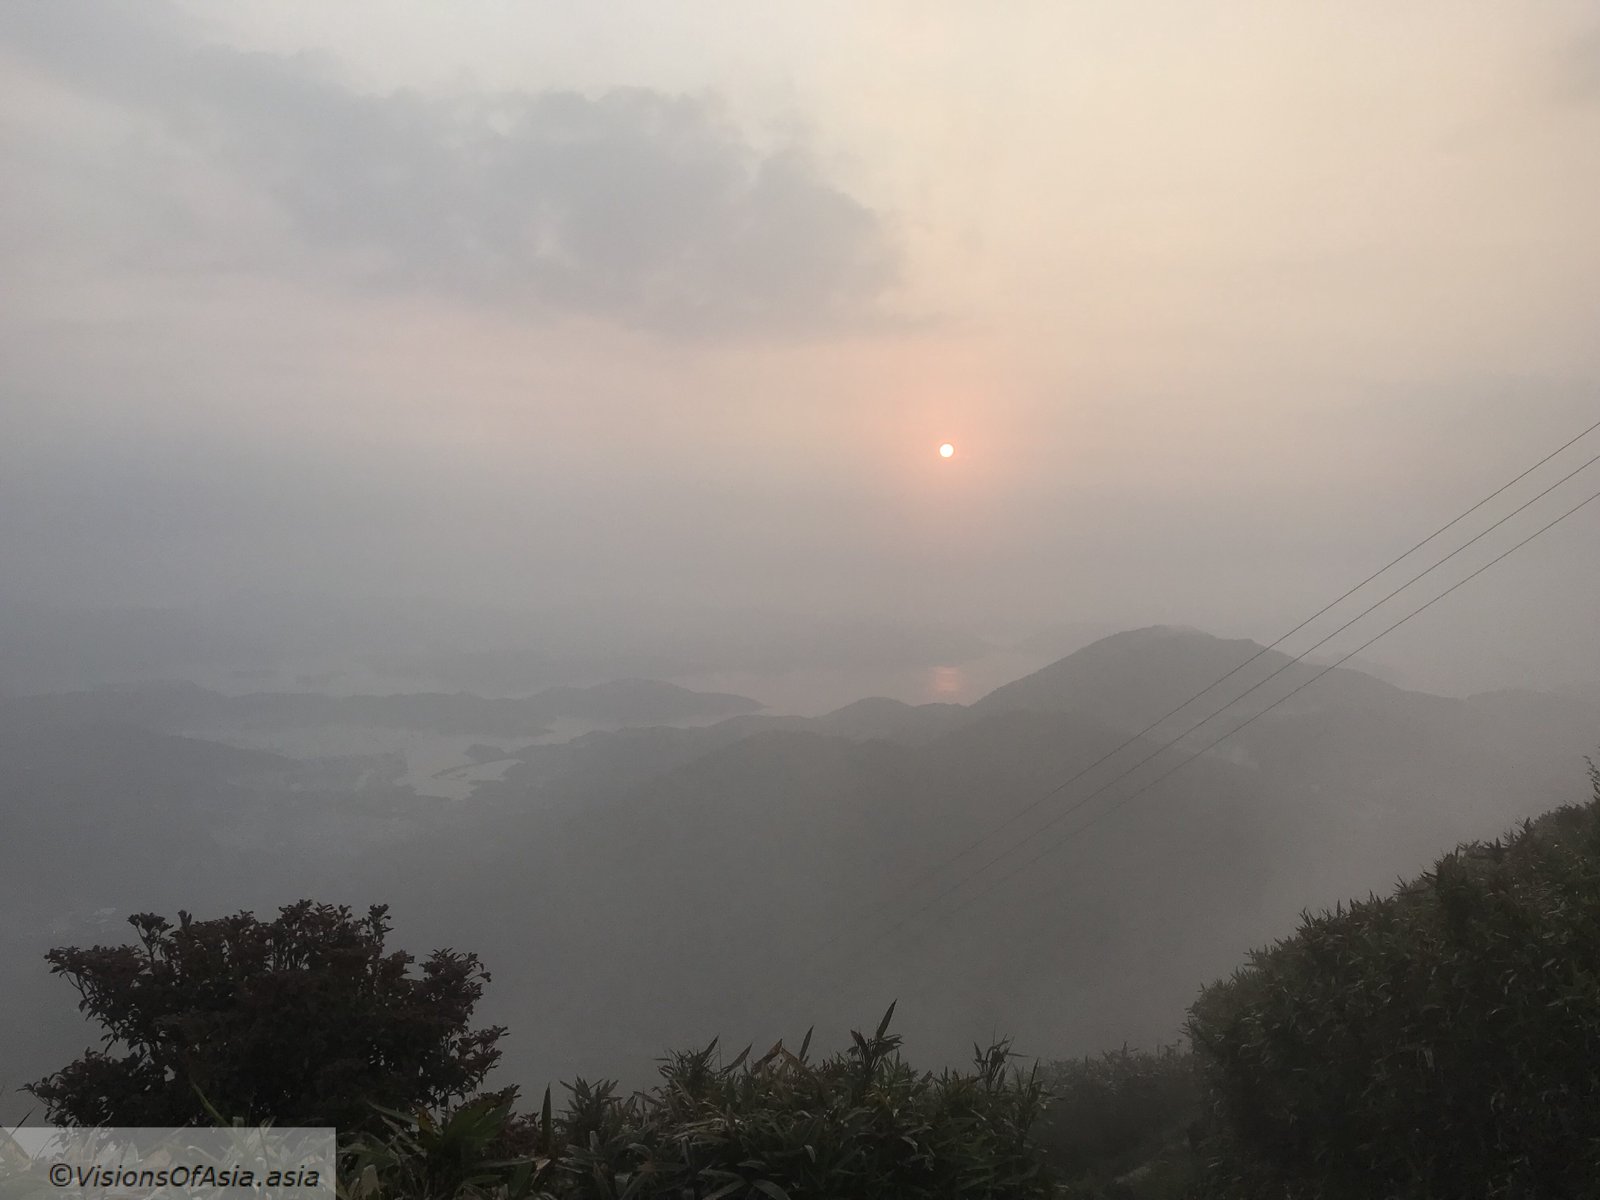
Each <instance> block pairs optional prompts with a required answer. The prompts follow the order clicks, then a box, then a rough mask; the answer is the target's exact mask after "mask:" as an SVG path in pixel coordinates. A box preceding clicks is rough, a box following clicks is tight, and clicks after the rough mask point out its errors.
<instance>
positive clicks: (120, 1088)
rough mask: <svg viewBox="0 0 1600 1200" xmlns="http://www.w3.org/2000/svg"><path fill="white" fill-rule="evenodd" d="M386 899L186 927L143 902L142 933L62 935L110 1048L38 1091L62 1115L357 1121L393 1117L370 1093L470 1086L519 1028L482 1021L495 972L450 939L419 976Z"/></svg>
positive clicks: (113, 1119)
mask: <svg viewBox="0 0 1600 1200" xmlns="http://www.w3.org/2000/svg"><path fill="white" fill-rule="evenodd" d="M386 912H387V910H386V909H385V908H383V907H381V906H380V907H375V908H373V909H371V910H370V911H369V912H368V913H367V915H366V916H365V917H355V916H354V915H352V913H351V912H350V910H349V909H348V908H344V907H335V906H333V905H328V904H313V903H312V902H311V901H309V900H303V901H300V902H299V903H297V904H292V905H288V906H286V907H284V908H283V909H281V910H280V911H279V914H278V917H277V919H275V920H273V921H270V922H263V921H259V920H257V919H256V918H255V917H254V916H252V915H251V914H250V913H239V914H237V915H235V916H231V917H222V918H219V919H217V920H212V921H195V920H193V919H192V918H191V917H190V916H189V914H188V913H180V914H179V915H178V924H177V926H176V927H174V926H173V925H171V923H169V922H168V921H167V920H166V919H165V918H163V917H159V916H157V915H155V914H153V913H140V914H137V915H135V916H133V917H130V918H129V923H130V924H131V925H133V927H134V929H135V930H137V931H138V936H139V941H138V944H137V945H131V946H126V945H125V946H95V947H93V948H92V949H88V950H84V949H80V948H77V947H67V948H62V949H56V950H52V951H50V953H49V954H48V955H47V956H46V957H47V959H48V961H49V962H50V964H51V970H52V972H53V973H55V974H59V975H65V976H66V977H67V978H68V979H69V980H71V982H72V984H73V986H74V987H76V988H77V990H78V993H79V996H80V1002H79V1005H78V1007H79V1008H80V1009H82V1010H83V1011H85V1012H87V1013H89V1014H90V1015H91V1016H93V1017H94V1018H95V1019H96V1020H98V1021H99V1022H100V1023H101V1024H102V1025H103V1026H104V1027H105V1030H106V1032H105V1035H104V1038H103V1041H104V1042H105V1044H106V1047H107V1049H105V1050H102V1051H93V1050H90V1051H86V1052H85V1053H84V1055H83V1057H81V1058H79V1059H78V1060H77V1061H75V1062H73V1063H71V1064H69V1065H68V1066H67V1067H65V1068H64V1069H63V1070H61V1071H59V1072H57V1073H56V1074H55V1075H52V1076H50V1077H49V1078H47V1079H42V1080H39V1081H38V1082H36V1083H33V1084H30V1085H29V1086H28V1090H29V1091H30V1092H32V1093H33V1094H34V1095H35V1096H37V1097H38V1098H39V1099H41V1100H43V1101H44V1102H45V1104H46V1106H47V1109H48V1112H49V1115H50V1118H51V1119H52V1120H53V1121H55V1122H57V1123H60V1124H70V1125H101V1124H106V1125H186V1124H190V1123H203V1122H204V1121H205V1120H206V1119H207V1117H208V1115H209V1114H211V1113H214V1112H215V1111H216V1110H218V1109H220V1110H222V1111H225V1112H227V1113H229V1114H230V1116H236V1117H239V1118H243V1119H246V1120H258V1119H272V1120H275V1121H277V1122H278V1123H279V1124H288V1125H296V1124H298V1125H337V1126H338V1127H340V1128H341V1129H344V1130H359V1129H362V1128H375V1127H379V1126H380V1124H381V1122H380V1120H379V1118H378V1117H377V1115H376V1113H375V1112H374V1110H373V1108H372V1106H371V1104H370V1103H369V1102H368V1101H369V1100H371V1101H376V1102H379V1103H382V1104H386V1105H391V1106H393V1107H396V1108H408V1109H409V1108H413V1107H417V1106H440V1105H443V1104H446V1103H448V1102H449V1101H451V1100H453V1099H456V1098H458V1097H463V1096H467V1095H469V1094H471V1093H472V1092H474V1091H475V1090H476V1089H477V1087H478V1085H479V1084H480V1083H481V1082H482V1080H483V1077H484V1075H485V1074H487V1073H488V1071H489V1068H490V1067H492V1066H493V1065H494V1063H495V1061H496V1059H498V1058H499V1056H500V1051H499V1050H498V1049H496V1047H495V1043H496V1042H497V1041H498V1040H499V1039H500V1036H501V1035H502V1034H503V1033H504V1032H505V1031H504V1030H503V1029H501V1028H499V1027H493V1028H488V1029H479V1030H472V1029H469V1028H468V1025H469V1022H470V1020H471V1017H472V1010H473V1007H474V1005H476V1003H477V1001H478V999H479V998H480V997H481V996H482V994H483V986H484V984H485V983H487V982H488V979H489V976H488V973H487V972H486V971H484V970H483V969H482V967H481V966H480V965H479V963H478V959H477V956H476V955H472V954H458V953H455V952H454V951H450V950H437V951H435V952H434V953H433V954H432V955H431V956H430V957H429V958H428V959H427V961H426V962H424V963H423V965H422V970H421V973H420V976H419V975H413V974H412V973H411V972H410V969H409V968H410V966H411V963H412V957H411V955H409V954H406V953H404V952H401V951H388V950H386V949H385V947H384V939H385V937H386V936H387V934H388V932H389V923H388V920H387V917H386V915H385V914H386ZM118 1047H120V1048H121V1051H122V1052H121V1053H113V1052H112V1051H113V1050H115V1049H116V1048H118ZM212 1106H214V1107H212Z"/></svg>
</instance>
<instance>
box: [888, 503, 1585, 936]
mask: <svg viewBox="0 0 1600 1200" xmlns="http://www.w3.org/2000/svg"><path fill="white" fill-rule="evenodd" d="M1596 500H1600V492H1594V493H1592V494H1591V495H1590V496H1588V497H1587V498H1586V499H1584V500H1580V501H1579V502H1578V503H1577V504H1574V505H1573V506H1572V507H1571V508H1569V509H1567V511H1566V512H1564V513H1562V514H1561V515H1560V516H1559V517H1557V518H1556V519H1555V520H1553V521H1551V522H1549V523H1548V524H1546V525H1543V526H1541V527H1540V528H1538V529H1536V530H1534V531H1533V532H1532V533H1530V534H1529V535H1528V536H1527V537H1525V538H1523V539H1522V540H1521V541H1519V542H1517V543H1515V544H1514V545H1512V547H1511V548H1510V549H1509V550H1506V551H1504V552H1503V553H1501V554H1498V555H1496V556H1495V557H1494V558H1492V559H1490V560H1489V561H1488V562H1486V563H1484V564H1483V565H1482V566H1481V567H1479V568H1478V569H1477V570H1475V571H1473V572H1472V573H1471V574H1470V575H1466V576H1464V577H1463V578H1461V579H1459V580H1457V581H1456V582H1455V583H1453V584H1451V585H1450V586H1449V587H1447V588H1446V589H1445V590H1444V591H1442V592H1440V593H1439V594H1438V595H1437V596H1435V597H1433V599H1431V600H1429V601H1427V602H1426V603H1425V604H1422V605H1419V606H1418V607H1417V608H1415V609H1413V610H1412V611H1410V612H1408V613H1407V614H1406V615H1405V616H1403V617H1401V618H1400V619H1399V620H1398V621H1396V622H1394V623H1393V624H1392V625H1389V626H1387V627H1386V628H1384V629H1382V630H1380V631H1379V632H1378V633H1376V634H1374V635H1373V636H1372V637H1370V638H1368V639H1367V640H1366V641H1364V642H1362V643H1361V645H1359V646H1357V647H1356V648H1355V649H1354V650H1351V651H1350V652H1349V653H1348V654H1345V655H1344V656H1343V657H1341V658H1339V659H1338V660H1337V661H1335V662H1333V663H1331V664H1329V665H1328V666H1326V667H1324V668H1323V669H1322V670H1321V671H1318V672H1317V673H1316V674H1315V675H1313V676H1312V677H1311V678H1310V679H1307V680H1306V681H1305V682H1304V683H1301V684H1300V685H1299V686H1298V687H1296V688H1294V689H1293V691H1290V692H1287V693H1286V694H1284V695H1282V696H1280V697H1279V698H1278V699H1276V700H1274V701H1273V702H1272V703H1271V704H1269V705H1267V707H1265V708H1263V709H1262V710H1261V711H1260V712H1258V713H1256V714H1255V715H1253V716H1251V717H1249V718H1247V719H1246V720H1243V721H1241V722H1240V723H1239V724H1237V725H1235V726H1234V727H1233V728H1232V729H1230V730H1228V732H1226V733H1224V734H1223V735H1222V736H1221V737H1218V738H1216V739H1215V740H1213V741H1211V742H1209V743H1207V744H1206V745H1205V746H1202V747H1201V748H1200V749H1199V750H1196V751H1195V752H1194V753H1193V754H1191V755H1190V756H1189V757H1188V758H1186V759H1184V760H1183V761H1182V762H1179V763H1178V764H1176V765H1175V766H1173V767H1172V768H1171V769H1170V770H1167V771H1164V772H1162V773H1161V774H1160V775H1157V776H1156V777H1155V778H1154V779H1152V780H1150V782H1149V783H1146V784H1143V785H1142V786H1140V787H1139V788H1137V789H1135V790H1134V791H1131V792H1129V793H1128V794H1127V795H1126V796H1122V797H1120V798H1119V799H1117V800H1115V801H1113V802H1112V803H1111V804H1109V805H1107V806H1106V807H1105V808H1103V809H1101V810H1100V811H1099V812H1098V813H1096V814H1095V815H1094V816H1092V817H1090V818H1089V819H1088V820H1087V821H1085V822H1084V823H1083V824H1082V825H1079V826H1078V827H1077V828H1075V829H1071V830H1068V831H1067V832H1066V833H1065V834H1063V835H1062V836H1061V837H1059V838H1057V839H1056V840H1055V841H1054V842H1052V843H1050V845H1048V846H1046V847H1045V848H1044V849H1043V850H1041V851H1040V852H1039V853H1038V854H1035V855H1034V856H1033V857H1032V858H1029V859H1027V860H1025V861H1024V862H1022V863H1019V864H1018V865H1017V866H1015V867H1013V868H1012V869H1011V870H1009V871H1007V872H1005V873H1004V874H1003V875H1001V876H1000V877H999V878H998V879H996V880H994V882H993V883H991V884H990V885H989V886H988V887H986V888H984V889H983V891H981V892H977V893H975V894H974V895H972V896H969V897H968V898H967V899H965V900H963V901H961V903H959V904H957V905H956V906H955V907H954V908H952V909H951V910H950V911H949V912H948V913H946V914H945V915H946V916H947V917H949V916H954V915H955V914H956V913H957V912H960V911H961V909H963V908H965V907H967V906H968V905H969V904H974V903H976V902H977V901H978V900H980V899H982V898H983V897H984V896H987V895H988V894H989V893H991V892H993V891H994V890H995V889H996V888H998V887H999V886H1000V885H1001V884H1003V883H1005V882H1006V881H1007V880H1009V879H1011V878H1013V877H1015V876H1016V875H1018V874H1020V873H1021V872H1023V871H1025V870H1027V868H1028V867H1030V866H1032V865H1033V864H1034V863H1036V862H1038V861H1039V860H1040V859H1042V858H1045V857H1047V856H1048V855H1050V854H1053V853H1054V852H1055V851H1056V850H1057V849H1059V848H1060V847H1061V846H1063V845H1065V844H1066V843H1067V842H1070V841H1072V840H1073V839H1074V838H1076V837H1078V836H1079V835H1080V834H1082V833H1083V832H1084V831H1085V830H1087V829H1089V828H1090V827H1091V826H1092V825H1094V824H1095V823H1096V822H1097V821H1100V820H1102V819H1103V818H1105V817H1107V816H1109V815H1110V814H1111V813H1113V812H1115V811H1116V810H1117V809H1119V808H1121V807H1122V806H1123V805H1124V804H1126V803H1128V802H1129V801H1130V800H1133V799H1134V798H1135V797H1137V796H1141V795H1143V794H1144V793H1145V792H1148V791H1149V790H1150V789H1151V788H1153V787H1155V786H1156V785H1157V784H1158V783H1160V782H1162V781H1163V780H1165V779H1168V778H1170V777H1171V776H1172V775H1174V774H1176V773H1177V772H1178V771H1181V770H1182V769H1183V768H1184V767H1186V766H1188V765H1189V764H1190V763H1192V762H1193V761H1194V760H1195V759H1197V758H1200V757H1201V756H1203V755H1205V754H1209V753H1210V752H1211V751H1212V750H1213V749H1215V748H1216V747H1217V746H1219V745H1221V744H1222V743H1223V742H1225V741H1227V740H1228V739H1229V738H1231V737H1232V736H1233V735H1234V734H1236V733H1238V732H1239V731H1240V730H1241V729H1244V728H1245V726H1247V725H1251V724H1254V723H1255V722H1256V721H1258V720H1260V719H1261V718H1262V717H1264V716H1266V715H1267V714H1268V713H1269V712H1271V711H1272V710H1273V709H1274V708H1276V707H1278V705H1280V704H1282V703H1283V702H1284V701H1285V700H1288V699H1289V698H1290V697H1291V696H1293V695H1295V693H1296V692H1300V691H1303V690H1304V689H1306V688H1308V687H1310V686H1311V685H1312V684H1313V683H1315V682H1317V680H1319V679H1321V678H1322V677H1323V676H1324V675H1326V674H1328V672H1330V671H1332V670H1335V669H1336V668H1338V667H1339V666H1340V665H1341V664H1342V663H1344V662H1345V661H1346V660H1347V659H1350V658H1352V657H1354V656H1355V655H1357V654H1360V653H1361V652H1362V651H1363V650H1365V649H1366V648H1367V647H1368V646H1370V645H1372V644H1373V643H1374V642H1376V641H1377V640H1378V639H1379V638H1382V637H1387V636H1388V635H1389V634H1391V633H1393V632H1394V631H1395V630H1396V629H1398V628H1400V626H1402V625H1404V624H1405V623H1406V622H1407V621H1409V620H1411V618H1412V617H1415V616H1418V615H1420V614H1421V613H1423V612H1426V611H1427V610H1428V609H1430V608H1432V607H1433V606H1434V605H1435V604H1437V603H1439V601H1441V600H1443V599H1444V598H1445V597H1446V596H1448V595H1450V593H1451V592H1453V591H1455V590H1456V589H1457V588H1459V587H1461V586H1462V585H1463V584H1466V583H1469V582H1471V581H1472V580H1474V579H1476V578H1477V577H1478V576H1479V575H1482V574H1483V573H1484V572H1485V571H1487V570H1488V569H1489V568H1490V567H1492V566H1494V565H1495V564H1496V563H1498V562H1500V561H1501V560H1502V559H1505V558H1507V557H1509V556H1510V555H1512V554H1514V553H1516V552H1517V551H1518V550H1520V549H1522V547H1523V546H1526V545H1527V544H1528V543H1529V542H1531V541H1533V539H1534V538H1536V537H1539V536H1540V535H1541V534H1543V533H1545V532H1547V531H1548V530H1550V529H1553V528H1554V527H1555V526H1557V525H1559V524H1561V522H1562V521H1565V520H1566V519H1567V518H1568V517H1570V516H1572V515H1573V514H1574V513H1576V512H1577V511H1578V510H1579V509H1581V508H1583V507H1585V506H1586V505H1589V504H1592V503H1594V502H1595V501H1596ZM918 915H920V912H919V913H913V914H912V917H911V918H908V920H909V919H912V918H915V917H916V916H918ZM895 928H898V926H896V927H895ZM892 932H893V929H890V930H887V931H885V936H887V934H888V933H892Z"/></svg>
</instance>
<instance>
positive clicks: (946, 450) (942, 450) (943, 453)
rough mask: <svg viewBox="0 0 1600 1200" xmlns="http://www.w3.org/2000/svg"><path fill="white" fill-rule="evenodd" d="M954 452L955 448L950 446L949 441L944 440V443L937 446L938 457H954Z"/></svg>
mask: <svg viewBox="0 0 1600 1200" xmlns="http://www.w3.org/2000/svg"><path fill="white" fill-rule="evenodd" d="M955 452H956V448H955V447H954V446H952V445H951V444H950V443H949V442H946V443H944V445H942V446H940V447H939V457H940V458H951V457H954V455H955Z"/></svg>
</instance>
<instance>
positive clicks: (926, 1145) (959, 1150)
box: [341, 1005, 1052, 1200]
mask: <svg viewBox="0 0 1600 1200" xmlns="http://www.w3.org/2000/svg"><path fill="white" fill-rule="evenodd" d="M892 1012H893V1006H892V1005H891V1006H890V1012H889V1013H886V1014H885V1015H884V1019H883V1021H882V1023H881V1024H880V1025H879V1026H878V1029H877V1031H876V1032H875V1033H874V1034H873V1035H872V1036H871V1037H867V1036H864V1035H862V1034H860V1033H856V1034H853V1035H852V1037H853V1039H854V1045H853V1046H852V1047H851V1048H850V1049H849V1050H848V1051H846V1052H845V1053H842V1054H836V1055H834V1056H833V1057H831V1058H828V1059H826V1060H823V1061H821V1062H817V1063H811V1062H809V1061H808V1060H807V1051H808V1049H809V1042H810V1035H809V1034H808V1035H807V1037H806V1040H805V1042H804V1043H802V1045H801V1047H800V1051H799V1053H794V1052H791V1051H789V1050H788V1049H786V1048H785V1047H784V1046H783V1045H782V1043H779V1044H778V1045H776V1046H774V1047H773V1048H772V1049H771V1050H769V1051H768V1052H767V1053H766V1054H765V1055H763V1056H762V1057H761V1058H759V1059H756V1060H754V1061H751V1060H750V1059H749V1053H748V1051H746V1052H745V1053H744V1054H740V1055H739V1056H738V1057H737V1058H735V1059H734V1060H733V1061H732V1062H730V1063H727V1064H720V1063H719V1062H718V1061H717V1056H716V1043H715V1042H713V1043H712V1044H711V1045H710V1046H707V1047H706V1048H705V1049H703V1050H698V1051H693V1052H687V1053H677V1054H673V1055H671V1056H669V1057H668V1058H667V1059H666V1060H664V1062H663V1063H662V1066H661V1083H659V1084H658V1085H657V1086H655V1087H654V1088H652V1089H650V1090H649V1091H646V1092H640V1093H636V1094H634V1095H633V1096H630V1097H627V1098H623V1097H619V1096H618V1095H616V1093H615V1088H614V1085H613V1084H611V1083H608V1082H602V1083H598V1084H591V1083H588V1082H586V1081H584V1080H581V1079H580V1080H577V1081H575V1082H574V1083H572V1084H570V1085H569V1092H570V1095H569V1098H568V1102H567V1106H566V1111H565V1112H564V1113H563V1114H561V1115H560V1116H558V1117H556V1118H554V1120H552V1118H551V1115H550V1109H549V1097H548V1094H547V1096H546V1102H545V1111H544V1113H543V1114H542V1115H541V1117H540V1118H539V1119H538V1120H534V1121H524V1122H522V1123H521V1124H520V1125H518V1123H517V1122H515V1121H514V1120H513V1119H512V1118H511V1117H510V1116H509V1108H508V1107H506V1106H499V1107H495V1106H492V1105H488V1104H485V1105H482V1106H468V1109H467V1110H462V1111H466V1112H468V1116H466V1117H461V1116H459V1115H447V1116H445V1117H442V1118H439V1119H437V1120H435V1119H431V1118H426V1117H418V1118H416V1119H413V1120H410V1121H407V1122H400V1121H395V1122H394V1123H393V1126H392V1129H393V1132H392V1134H391V1135H390V1137H389V1138H387V1139H366V1140H365V1141H364V1142H363V1143H361V1144H360V1145H358V1146H355V1147H353V1148H352V1152H351V1153H350V1154H348V1155H347V1156H346V1159H345V1163H344V1168H343V1179H342V1181H341V1190H342V1193H343V1194H344V1196H345V1197H346V1198H347V1200H386V1198H389V1197H396V1198H398V1197H404V1198H405V1200H434V1198H441V1200H442V1198H445V1197H477V1196H496V1197H503V1198H506V1200H518V1198H519V1197H526V1198H527V1200H533V1198H534V1197H557V1198H560V1200H601V1198H605V1200H634V1198H638V1200H654V1198H660V1200H665V1198H666V1197H672V1198H673V1200H680V1198H686V1197H695V1198H697V1200H723V1198H733V1200H739V1198H746V1197H749V1198H765V1200H786V1198H787V1200H839V1198H842V1197H874V1198H876V1197H882V1198H883V1200H912V1198H933V1197H944V1198H949V1200H955V1198H957V1197H961V1198H971V1200H983V1198H986V1197H987V1198H990V1200H1002V1198H1003V1200H1013V1198H1014V1200H1032V1198H1034V1197H1047V1196H1050V1195H1052V1188H1051V1184H1050V1180H1049V1178H1048V1175H1047V1173H1046V1171H1045V1169H1044V1167H1043V1165H1042V1163H1041V1161H1040V1158H1039V1155H1038V1153H1037V1151H1036V1149H1035V1148H1034V1146H1033V1145H1032V1143H1031V1141H1030V1138H1029V1132H1030V1129H1031V1127H1032V1125H1033V1123H1034V1121H1035V1119H1036V1118H1037V1117H1038V1115H1039V1112H1040V1110H1041V1109H1042V1108H1043V1105H1044V1094H1043V1089H1042V1087H1041V1085H1040V1084H1039V1082H1038V1080H1037V1079H1036V1078H1034V1077H1032V1076H1028V1077H1024V1076H1022V1075H1021V1074H1020V1073H1019V1072H1009V1073H1008V1071H1007V1062H1008V1059H1009V1057H1010V1055H1009V1053H1008V1050H1007V1046H1006V1044H1005V1043H999V1044H996V1045H994V1046H991V1047H989V1048H988V1049H987V1050H977V1053H976V1069H975V1070H974V1071H972V1072H970V1073H964V1072H953V1071H945V1072H942V1073H940V1074H938V1075H933V1074H931V1073H920V1074H919V1073H918V1072H916V1071H914V1070H913V1069H912V1068H911V1067H910V1066H908V1065H907V1064H906V1063H905V1062H904V1061H903V1060H902V1059H901V1057H900V1055H899V1052H898V1051H899V1045H900V1039H899V1038H898V1037H895V1036H892V1035H890V1034H889V1033H888V1025H889V1017H890V1015H891V1014H892ZM975 1049H976V1048H975ZM457 1123H460V1124H461V1125H462V1126H463V1128H462V1129H461V1130H460V1132H459V1134H458V1135H457V1136H450V1135H449V1134H448V1131H449V1130H450V1129H451V1128H452V1127H453V1126H455V1125H456V1124H457ZM519 1139H520V1141H519ZM447 1142H448V1143H451V1144H452V1145H453V1146H454V1149H453V1150H447V1149H445V1143H447ZM508 1149H509V1150H510V1151H511V1154H510V1155H509V1156H505V1155H506V1152H507V1150H508Z"/></svg>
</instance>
